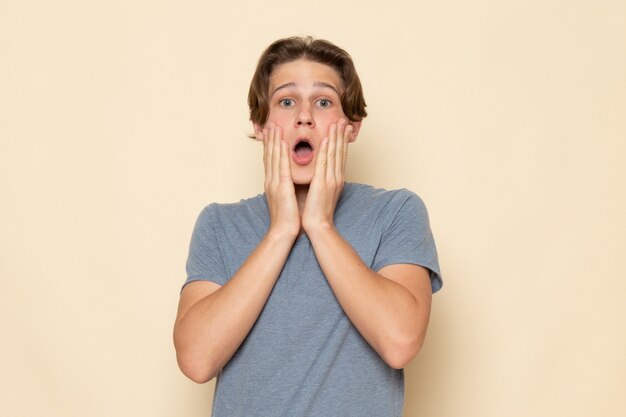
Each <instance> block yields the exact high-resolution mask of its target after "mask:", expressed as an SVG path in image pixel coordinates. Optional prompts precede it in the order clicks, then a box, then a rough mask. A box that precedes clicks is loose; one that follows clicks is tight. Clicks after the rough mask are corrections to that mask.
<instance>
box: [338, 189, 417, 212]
mask: <svg viewBox="0 0 626 417" xmlns="http://www.w3.org/2000/svg"><path fill="white" fill-rule="evenodd" d="M349 199H350V200H352V201H353V203H354V204H356V205H360V206H362V207H366V208H371V209H374V210H376V209H379V210H380V209H385V211H387V212H394V213H397V212H398V211H399V210H400V209H402V208H403V207H405V206H406V208H413V209H417V210H419V211H426V206H425V204H424V201H423V200H422V198H421V197H420V196H419V195H417V194H416V193H415V192H413V191H411V190H409V189H407V188H399V189H391V190H388V189H385V188H376V187H373V186H371V185H367V184H359V183H351V184H350V194H349Z"/></svg>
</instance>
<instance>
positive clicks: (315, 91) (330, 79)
mask: <svg viewBox="0 0 626 417" xmlns="http://www.w3.org/2000/svg"><path fill="white" fill-rule="evenodd" d="M342 89H343V85H342V82H341V78H340V76H339V74H337V72H336V71H335V70H334V69H333V68H331V67H329V66H328V65H325V64H320V63H317V62H312V61H307V60H304V59H299V60H297V61H292V62H288V63H285V64H281V65H278V66H277V67H276V68H275V69H274V71H273V72H272V75H271V76H270V87H269V116H268V120H267V123H270V122H272V123H274V124H276V125H277V126H280V127H281V129H282V130H283V140H284V141H285V142H286V143H287V147H288V148H289V156H290V160H289V162H290V165H291V176H292V179H293V182H294V184H309V183H310V182H311V180H312V178H313V175H314V173H315V161H316V160H317V152H318V149H319V148H320V145H321V143H322V140H323V139H324V138H325V137H327V136H328V128H329V126H330V125H331V124H333V123H337V122H338V121H339V119H341V118H344V119H346V120H347V117H346V116H345V114H344V113H343V109H342V108H341V101H340V94H341V92H342ZM350 124H352V125H353V126H354V130H353V132H354V133H353V134H352V137H351V138H350V141H354V140H355V139H356V136H357V133H358V128H359V127H360V122H356V123H355V122H350ZM262 128H263V127H262V126H258V125H255V130H261V129H262Z"/></svg>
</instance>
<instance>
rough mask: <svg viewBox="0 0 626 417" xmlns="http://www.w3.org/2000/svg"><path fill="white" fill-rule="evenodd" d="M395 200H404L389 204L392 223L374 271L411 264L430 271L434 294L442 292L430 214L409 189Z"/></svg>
mask: <svg viewBox="0 0 626 417" xmlns="http://www.w3.org/2000/svg"><path fill="white" fill-rule="evenodd" d="M400 191H401V193H399V194H398V195H396V196H394V198H398V197H399V198H401V200H400V202H399V205H400V206H399V209H397V210H396V209H393V207H394V206H395V207H397V206H398V205H397V204H389V205H388V206H387V208H390V209H391V210H390V211H391V213H390V216H394V213H395V216H394V217H393V219H392V220H391V222H390V223H388V224H389V226H388V228H387V229H386V230H383V231H382V237H381V241H380V245H379V248H378V251H377V252H376V256H375V257H374V262H373V267H372V269H373V270H374V271H378V270H380V269H381V268H382V267H384V266H386V265H391V264H399V263H408V264H414V265H420V266H423V267H425V268H427V269H428V270H429V271H430V284H431V288H432V292H433V293H435V292H437V291H439V290H440V289H441V287H442V285H443V280H442V278H441V271H440V269H439V260H438V257H437V248H436V247H435V239H434V237H433V234H432V232H431V229H430V222H429V219H428V212H427V210H426V206H425V205H424V202H423V201H422V199H421V198H420V197H418V196H417V195H416V194H415V193H413V192H411V191H409V190H400Z"/></svg>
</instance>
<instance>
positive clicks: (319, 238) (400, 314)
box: [309, 228, 432, 369]
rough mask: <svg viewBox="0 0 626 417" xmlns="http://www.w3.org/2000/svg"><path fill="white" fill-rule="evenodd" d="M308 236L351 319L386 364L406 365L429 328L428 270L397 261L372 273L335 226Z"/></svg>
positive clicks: (418, 348)
mask: <svg viewBox="0 0 626 417" xmlns="http://www.w3.org/2000/svg"><path fill="white" fill-rule="evenodd" d="M309 238H310V239H311V243H312V245H313V248H314V250H315V255H316V257H317V260H318V262H319V263H320V266H321V267H322V270H323V271H324V275H325V276H326V279H327V280H328V283H329V284H330V286H331V288H332V289H333V292H334V293H335V296H336V297H337V300H338V301H339V303H340V304H341V307H342V308H343V309H344V311H345V312H346V315H347V316H348V318H349V319H350V321H351V322H352V323H353V324H354V326H355V327H356V328H357V330H358V331H359V333H361V335H362V336H363V338H365V340H367V342H368V343H369V344H370V345H371V346H372V347H373V348H374V350H376V352H378V354H379V355H380V356H381V357H382V358H383V360H384V361H385V362H386V363H387V364H388V365H389V366H391V367H393V368H398V369H399V368H404V367H405V366H406V365H407V364H408V363H409V362H410V361H411V360H412V359H413V358H414V357H415V356H416V355H417V353H418V352H419V350H420V349H421V347H422V344H423V341H424V337H425V335H426V330H427V327H428V320H429V317H430V305H431V297H432V296H431V286H430V279H429V275H428V270H427V269H425V268H423V267H420V266H418V265H411V264H395V265H388V266H386V267H384V268H382V269H381V270H380V271H379V272H378V273H376V272H374V271H372V270H371V269H369V268H368V267H367V265H365V264H364V263H363V261H362V260H361V258H360V257H359V255H358V254H357V253H356V252H355V251H354V249H353V248H352V247H351V246H350V244H349V243H348V242H346V240H345V239H343V237H342V236H341V235H340V234H339V233H338V232H337V230H336V229H334V228H326V229H320V230H318V231H316V232H311V233H309Z"/></svg>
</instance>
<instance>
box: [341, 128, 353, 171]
mask: <svg viewBox="0 0 626 417" xmlns="http://www.w3.org/2000/svg"><path fill="white" fill-rule="evenodd" d="M353 131H354V126H352V125H348V127H346V135H345V137H344V141H343V158H342V160H341V172H342V174H343V176H344V178H345V176H346V162H347V161H348V145H349V144H350V135H351V134H352V132H353Z"/></svg>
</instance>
